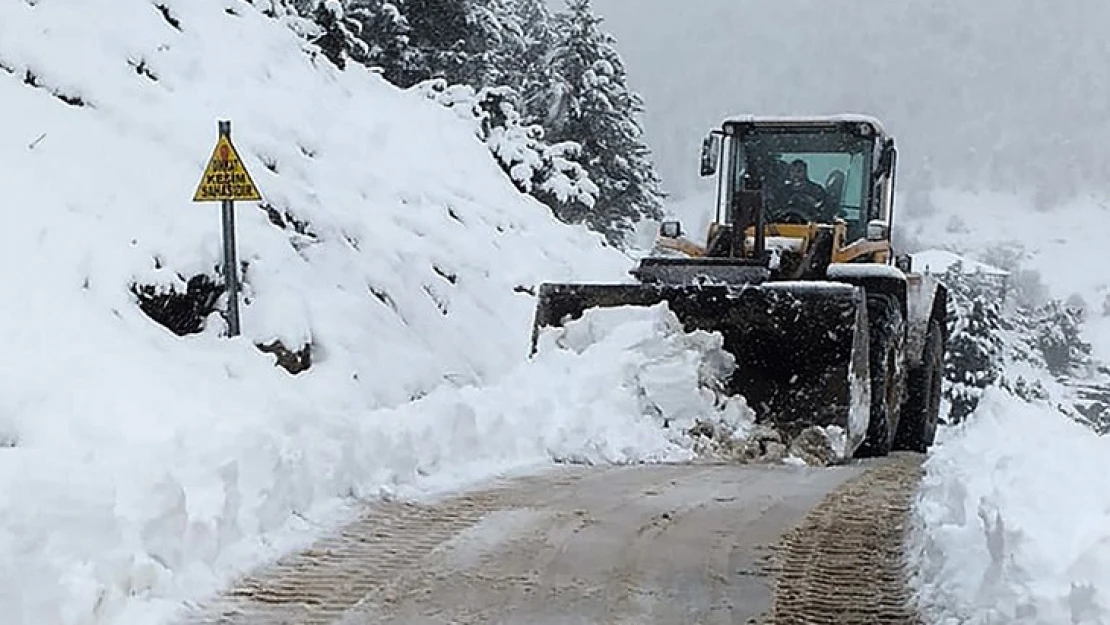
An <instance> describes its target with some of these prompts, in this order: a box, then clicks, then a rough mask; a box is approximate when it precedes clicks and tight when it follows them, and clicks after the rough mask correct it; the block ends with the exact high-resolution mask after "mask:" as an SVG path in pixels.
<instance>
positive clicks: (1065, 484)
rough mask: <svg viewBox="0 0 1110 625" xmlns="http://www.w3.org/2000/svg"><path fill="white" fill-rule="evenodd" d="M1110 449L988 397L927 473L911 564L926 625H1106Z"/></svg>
mask: <svg viewBox="0 0 1110 625" xmlns="http://www.w3.org/2000/svg"><path fill="white" fill-rule="evenodd" d="M1108 474H1110V439H1106V438H1100V437H1098V436H1097V435H1095V434H1094V433H1092V432H1091V431H1090V430H1088V429H1086V428H1084V427H1083V426H1080V425H1078V424H1076V423H1073V422H1072V421H1071V420H1069V419H1067V418H1066V417H1064V416H1061V415H1059V414H1057V413H1055V412H1054V411H1052V410H1051V409H1049V408H1045V407H1038V406H1035V405H1031V404H1027V403H1024V402H1021V401H1019V400H1017V399H1015V398H1013V397H1012V396H1010V395H1007V394H1005V393H1003V392H1002V391H998V390H989V391H988V392H987V393H986V394H985V395H984V397H983V401H982V403H981V404H980V407H979V409H978V410H977V411H976V412H975V413H974V414H973V415H972V416H971V417H970V418H969V420H968V421H967V422H966V424H964V425H961V426H959V427H957V428H954V429H953V430H952V431H950V432H948V434H946V435H945V437H944V440H943V441H942V444H940V445H939V446H938V447H936V448H934V450H933V451H932V452H931V454H930V457H929V459H928V460H927V462H926V475H925V479H924V482H923V484H922V486H921V490H920V494H919V496H918V499H917V502H916V506H915V511H914V514H915V524H916V527H915V531H914V536H913V545H912V547H913V548H912V550H911V554H912V557H913V559H914V561H915V562H914V564H915V565H916V566H917V568H918V574H917V578H916V580H915V584H916V587H917V590H918V593H919V599H920V601H921V603H922V605H923V608H924V609H925V610H926V613H927V616H928V617H929V622H935V623H950V622H951V623H955V622H959V623H983V624H986V623H1028V624H1039V623H1045V624H1057V623H1106V622H1108V621H1110V489H1107V488H1106V487H1105V484H1104V483H1103V481H1102V480H1103V479H1104V477H1105V476H1106V475H1108Z"/></svg>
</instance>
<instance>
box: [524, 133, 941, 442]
mask: <svg viewBox="0 0 1110 625" xmlns="http://www.w3.org/2000/svg"><path fill="white" fill-rule="evenodd" d="M896 161H897V152H896V150H895V146H894V140H893V138H891V137H890V136H889V135H888V134H887V132H886V130H885V129H884V128H883V125H882V124H881V123H880V122H879V121H878V120H876V119H874V118H871V117H866V116H857V115H843V116H829V117H811V118H810V117H807V118H767V117H752V116H746V117H738V118H733V119H728V120H726V121H725V122H724V123H723V124H722V126H721V127H720V129H717V130H714V131H713V132H712V133H710V135H709V136H708V137H707V138H706V140H705V142H704V143H703V147H702V156H701V173H702V175H703V176H715V178H716V183H717V206H716V218H715V220H714V221H713V223H711V224H710V226H709V229H708V236H707V239H706V241H705V242H704V244H701V243H695V242H693V241H690V240H688V239H687V238H685V237H684V236H683V233H682V229H681V225H680V224H679V223H677V222H665V223H663V224H662V225H661V227H660V232H659V238H658V241H657V247H659V248H661V249H663V250H665V251H666V254H661V255H652V256H649V257H647V258H644V259H642V260H641V261H640V263H639V264H638V266H637V267H636V268H635V269H633V270H632V272H631V273H632V275H633V276H634V277H635V279H636V280H635V281H634V282H630V283H628V284H543V285H541V287H540V289H539V292H538V301H537V309H536V315H535V323H534V327H533V349H535V343H536V338H537V336H538V333H539V331H540V330H541V329H542V328H544V327H547V326H559V325H561V324H563V323H565V322H566V321H568V320H570V319H574V318H577V317H579V316H581V315H582V313H583V312H584V311H585V310H587V309H590V308H594V307H602V306H605V307H612V306H652V305H655V304H658V303H660V302H664V301H665V302H667V304H668V306H669V307H670V309H671V310H672V311H673V312H674V313H675V314H676V315H677V317H678V318H679V319H680V320H681V321H682V323H683V325H684V326H685V327H686V329H687V330H690V331H693V330H705V331H709V332H719V333H720V334H721V335H722V337H723V339H724V346H725V349H727V350H728V351H729V352H730V353H732V354H733V355H734V356H735V358H736V364H737V368H736V371H735V373H734V374H733V376H732V379H731V380H730V383H729V391H730V392H732V393H735V394H740V395H743V396H744V397H745V398H746V399H747V401H748V403H749V405H750V406H751V407H752V408H753V409H754V410H755V412H756V415H757V419H758V420H759V421H762V422H768V423H772V424H774V425H775V426H776V427H777V428H779V429H780V431H782V432H783V433H784V434H785V435H786V436H788V437H791V438H792V437H794V436H796V435H797V434H798V433H800V432H801V431H802V430H804V429H806V428H807V427H810V426H822V427H823V426H839V427H840V428H842V429H843V431H844V433H845V434H846V437H847V441H848V449H847V452H848V454H849V455H850V456H854V457H871V456H882V455H886V454H887V453H889V452H890V451H891V450H892V449H894V450H912V451H918V452H924V451H925V450H926V449H927V448H928V447H929V446H930V445H931V444H932V443H933V439H934V436H935V433H936V426H937V418H938V411H939V407H940V395H941V380H942V377H943V367H944V364H943V362H944V352H945V346H946V343H947V323H946V318H945V315H946V308H947V301H946V299H947V291H946V289H945V288H944V286H943V285H942V284H940V283H939V282H937V281H935V280H934V279H932V278H931V277H929V276H925V275H915V274H913V273H911V271H910V262H909V257H908V256H896V255H895V254H894V251H893V247H892V245H891V238H890V233H891V223H892V218H893V211H894V177H895V168H896Z"/></svg>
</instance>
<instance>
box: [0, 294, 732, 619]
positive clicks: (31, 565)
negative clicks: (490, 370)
mask: <svg viewBox="0 0 1110 625" xmlns="http://www.w3.org/2000/svg"><path fill="white" fill-rule="evenodd" d="M560 346H563V347H560ZM729 371H730V362H729V357H728V356H727V355H726V354H725V353H724V352H723V351H722V350H721V347H720V338H719V337H717V336H713V335H707V334H704V333H695V334H686V333H685V332H683V331H682V329H681V326H680V325H679V324H678V322H677V320H675V318H674V316H673V315H672V314H671V313H670V312H669V311H667V310H666V308H665V307H664V306H662V305H661V306H659V307H655V308H651V309H630V310H606V311H595V312H591V313H590V314H588V315H587V316H586V317H585V318H584V319H583V320H581V321H580V322H575V323H571V324H570V325H569V326H568V327H567V328H566V329H565V330H554V331H549V332H548V333H547V334H546V335H545V336H544V347H543V349H542V350H541V351H540V352H539V353H538V354H537V356H536V357H535V359H534V360H533V361H531V362H525V363H523V364H521V365H520V366H518V367H517V368H516V369H514V370H513V371H511V372H510V373H508V374H507V375H506V376H505V377H504V378H503V379H502V380H501V381H500V382H498V383H497V384H493V385H489V386H485V387H466V388H450V387H441V388H439V389H437V390H436V391H433V392H432V393H431V394H429V395H428V396H427V397H425V398H423V399H421V400H419V401H416V402H412V403H409V404H405V405H403V406H401V407H398V408H392V409H383V410H379V411H376V412H373V413H369V414H357V415H356V414H351V413H349V412H340V411H334V410H315V411H312V412H307V411H301V412H293V411H290V410H280V409H279V405H280V401H277V400H276V399H277V398H275V402H274V403H273V404H270V405H269V408H271V409H272V410H273V411H272V413H270V415H269V416H268V418H267V420H266V421H265V422H262V421H254V422H251V423H249V424H244V423H241V422H239V421H238V420H236V421H235V422H232V421H231V420H230V419H226V418H225V416H224V415H217V414H210V413H198V414H197V415H196V417H197V418H196V423H195V425H194V426H193V427H181V428H179V429H178V431H177V432H175V433H174V434H173V435H166V436H163V437H161V438H156V437H150V436H148V437H146V438H145V439H144V440H143V441H142V444H139V445H135V446H134V447H133V448H131V449H128V448H127V445H126V443H125V442H124V441H112V440H98V441H96V443H97V444H96V445H89V446H87V447H84V448H79V447H77V444H76V442H74V443H71V445H73V446H72V447H71V448H69V449H68V452H69V455H67V456H66V457H59V456H58V455H57V454H53V453H49V452H48V451H46V450H40V449H34V448H29V449H22V448H16V449H13V450H9V451H8V452H6V453H5V454H3V455H0V466H2V469H0V480H2V482H0V492H2V493H3V497H4V501H3V508H2V510H3V513H2V514H0V537H2V541H0V550H2V551H0V556H2V557H0V563H2V564H0V612H2V613H3V614H4V615H5V619H4V622H5V623H88V622H102V623H136V624H138V623H143V624H150V623H156V622H160V621H161V620H163V619H164V618H166V617H167V616H168V615H169V614H170V612H171V611H172V610H174V609H175V608H176V607H177V606H178V605H179V604H180V602H181V601H182V600H184V599H187V598H192V597H197V596H198V595H203V594H206V593H211V592H215V591H216V590H218V588H219V586H220V583H221V582H222V581H227V580H228V579H229V576H230V575H232V574H233V573H235V572H236V571H241V570H243V569H244V568H245V567H247V566H250V565H252V564H256V563H258V562H260V561H262V560H264V559H266V558H267V557H271V556H273V555H274V553H276V551H277V550H278V549H279V548H280V547H281V546H283V545H284V546H288V545H289V544H292V543H290V542H289V541H290V540H291V533H292V532H294V531H299V532H302V533H303V532H308V533H309V534H311V532H312V521H308V522H306V520H318V519H324V520H327V519H329V518H334V517H332V516H329V515H332V514H334V513H335V511H336V508H337V505H338V504H339V503H340V502H341V500H342V499H343V498H345V497H349V496H352V495H353V496H358V497H376V496H380V495H382V494H386V493H388V492H390V491H395V490H397V489H398V488H403V489H405V490H411V489H414V488H415V489H421V488H425V487H428V486H429V485H432V486H435V487H437V488H442V487H444V486H447V485H450V484H452V483H455V484H458V483H460V482H465V481H468V480H474V479H480V478H483V477H486V476H490V475H493V474H495V473H497V472H499V471H503V470H510V469H516V468H527V467H533V466H537V465H543V464H550V463H551V462H552V461H562V462H589V463H630V462H645V461H672V460H673V461H682V460H688V459H690V458H692V457H694V456H695V454H696V453H697V451H696V447H697V445H698V444H699V441H701V437H700V436H699V435H697V434H695V433H691V432H690V430H691V429H692V428H693V426H694V425H696V424H699V423H700V424H707V425H711V426H712V427H714V428H718V429H719V430H721V431H722V432H728V436H729V437H731V438H733V439H737V440H738V439H740V438H742V436H743V435H744V434H745V433H746V432H747V431H748V430H749V429H750V427H751V413H750V411H749V410H748V409H747V407H746V406H745V404H744V402H743V400H742V399H740V398H721V397H720V396H719V394H718V393H717V392H716V391H715V389H716V388H718V387H719V386H720V384H721V380H722V378H723V376H726V375H727V374H728V372H729ZM282 398H283V399H284V400H286V401H288V400H289V399H290V398H291V397H290V396H289V395H284V396H283V397H282ZM241 408H242V406H239V405H232V410H233V411H234V412H232V413H231V414H235V413H237V412H238V410H239V409H241ZM90 429H91V428H90ZM291 514H295V515H296V516H297V518H296V519H295V521H294V522H293V523H290V522H289V516H290V515H291Z"/></svg>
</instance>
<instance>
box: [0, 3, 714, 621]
mask: <svg viewBox="0 0 1110 625" xmlns="http://www.w3.org/2000/svg"><path fill="white" fill-rule="evenodd" d="M307 48H309V46H307V44H305V43H304V40H303V39H301V38H300V37H298V36H297V34H295V33H294V32H293V30H291V29H290V28H289V27H287V25H286V24H283V23H280V22H278V21H275V20H271V19H268V18H267V17H265V16H263V15H262V14H260V13H259V12H258V11H257V10H256V9H255V8H254V7H253V6H252V5H250V4H247V3H244V2H239V1H236V0H221V1H217V2H192V1H183V0H165V1H164V2H161V3H152V2H150V1H149V0H82V1H81V2H77V1H76V0H54V1H51V2H18V1H12V2H6V3H3V4H0V137H3V138H4V140H3V141H2V142H0V171H2V172H3V174H2V179H3V182H4V194H3V200H2V201H3V205H4V207H5V211H4V216H5V218H4V226H5V233H4V234H5V236H4V240H5V244H4V245H3V246H2V247H0V266H2V267H4V270H3V271H2V276H3V277H2V279H0V289H2V290H3V293H4V301H5V302H6V304H7V305H6V306H5V313H4V314H3V315H0V338H2V340H3V344H4V347H5V358H4V360H3V364H0V371H2V375H0V380H2V383H3V388H4V392H3V393H2V394H0V396H2V400H0V402H2V403H0V428H2V431H0V434H2V438H3V440H4V442H5V443H6V444H7V445H10V447H6V448H3V449H0V498H2V501H3V505H2V506H0V563H2V564H0V613H2V614H4V618H3V621H4V622H5V623H35V624H39V623H92V622H103V623H109V622H135V623H151V622H157V619H156V615H158V614H161V612H160V610H162V609H163V608H171V607H174V606H176V604H177V602H178V600H180V599H183V598H185V597H190V596H195V595H196V594H198V593H204V592H210V591H213V590H215V589H216V587H217V586H218V584H219V582H220V581H221V579H226V576H227V575H230V574H231V573H233V572H234V571H237V570H241V569H242V567H244V566H247V565H249V564H251V563H253V562H256V561H258V560H259V559H262V558H266V557H269V556H271V555H273V554H274V553H275V552H277V551H280V549H282V548H283V547H287V546H289V545H290V544H291V543H289V542H288V540H291V539H292V537H294V536H296V535H310V534H312V533H313V532H314V531H315V525H314V523H315V522H316V521H319V520H321V519H326V518H328V515H329V514H331V513H333V512H336V511H337V510H338V509H339V508H341V507H342V506H341V504H342V501H343V500H342V498H344V497H347V496H350V495H356V496H363V495H372V494H375V493H377V492H378V489H380V488H389V487H396V486H397V485H403V484H407V483H411V482H412V481H413V480H415V479H417V478H419V477H425V478H428V479H432V478H435V479H436V480H439V481H446V482H450V481H451V480H457V479H461V478H464V477H465V478H474V477H480V476H481V475H484V474H488V472H489V471H492V470H493V469H495V468H505V467H511V466H519V465H522V464H529V463H534V462H536V461H539V460H544V459H547V460H549V459H550V458H551V456H552V455H553V454H556V453H557V454H559V455H563V456H575V455H581V456H585V457H596V458H599V459H612V460H619V459H627V458H631V457H659V456H666V455H667V454H669V453H672V452H674V449H672V448H671V447H668V446H667V445H664V444H663V443H662V442H661V441H662V439H661V438H660V437H658V436H655V437H653V436H649V435H647V434H643V433H641V434H642V435H641V436H639V437H638V438H636V437H635V436H634V435H635V432H634V431H631V430H628V429H627V428H618V429H619V430H620V431H621V432H624V433H626V434H627V435H628V436H629V437H632V438H629V439H624V441H623V442H622V441H621V440H618V439H616V438H614V437H612V436H611V434H612V432H608V431H604V432H602V431H600V430H599V429H601V430H603V429H604V428H606V427H607V425H606V423H605V422H602V421H598V419H596V418H594V416H595V412H594V411H596V410H601V409H603V408H604V407H605V406H612V404H611V403H610V404H606V403H593V402H595V401H596V400H598V399H599V393H601V392H602V389H604V388H605V386H606V384H605V381H606V380H608V382H609V383H613V380H614V378H613V376H617V378H618V379H620V377H619V376H622V375H625V374H626V373H627V370H629V368H630V365H628V363H627V362H625V361H622V360H621V359H620V358H618V357H616V355H613V354H606V356H605V358H603V361H605V360H606V359H608V361H611V362H612V363H613V364H612V368H611V369H609V370H607V371H608V374H603V373H599V372H598V371H597V370H596V369H592V370H589V373H588V374H583V375H586V377H581V378H580V377H576V376H578V375H579V374H577V373H576V371H577V368H576V367H574V366H572V365H571V364H569V363H567V362H562V361H561V362H558V363H555V364H552V365H551V367H555V369H556V370H555V371H551V370H550V369H549V370H547V372H546V377H545V379H547V380H548V382H549V385H550V392H551V393H556V394H558V396H559V397H560V398H561V399H567V398H568V397H569V398H571V399H573V398H574V397H578V399H579V400H580V401H578V402H574V401H572V402H571V404H570V406H571V407H568V408H567V409H566V410H564V411H554V410H549V408H550V404H551V403H552V402H553V397H554V396H551V397H548V396H546V395H542V394H541V395H537V396H535V397H533V396H532V395H530V394H528V393H529V392H528V391H525V390H522V389H524V388H525V385H526V382H527V380H524V381H522V380H521V378H520V376H522V375H525V376H526V375H527V374H524V373H520V372H519V370H518V369H517V367H519V366H522V365H521V363H522V362H523V361H524V358H525V356H526V354H527V352H528V340H529V337H530V323H531V314H532V306H533V298H532V296H531V295H530V294H529V293H528V291H529V290H530V289H532V287H533V286H534V285H535V284H537V283H538V282H540V281H543V280H558V279H565V278H568V277H571V276H576V277H577V278H578V279H582V280H593V279H597V280H602V279H604V280H612V279H623V278H624V277H625V271H626V269H627V265H628V259H627V258H626V257H624V256H623V255H621V254H618V253H616V252H614V251H613V250H612V249H609V248H605V247H603V246H602V245H601V243H600V239H599V238H598V237H596V236H592V235H589V234H587V233H585V232H584V231H582V230H581V229H577V228H570V227H567V226H564V225H562V224H559V223H557V222H556V221H555V220H554V219H553V218H552V217H551V216H550V214H549V211H548V210H547V209H546V208H544V207H543V206H541V205H540V204H538V203H536V202H534V201H532V200H530V199H527V198H525V197H524V196H522V195H520V194H519V193H518V192H517V191H516V189H515V188H514V186H513V184H512V183H511V182H510V181H509V180H508V179H507V178H506V176H505V175H504V174H503V173H502V171H501V169H500V168H499V167H498V166H497V165H496V164H495V163H494V161H493V160H492V159H491V158H490V156H489V152H488V150H487V148H486V147H485V146H483V145H481V144H480V143H479V142H478V141H477V140H476V139H475V137H474V132H473V128H472V127H470V126H469V125H468V124H467V123H465V122H463V121H460V119H459V117H458V116H457V115H456V114H455V113H453V112H451V111H448V110H446V109H444V108H442V107H440V106H439V105H437V104H435V103H433V102H431V101H428V100H427V99H426V98H424V97H423V96H421V95H419V94H415V93H405V92H402V91H399V90H397V89H395V88H393V87H391V86H390V85H388V84H386V83H385V82H384V81H382V80H381V79H379V78H378V77H376V76H374V75H372V74H371V73H369V72H367V71H365V70H363V69H361V68H359V67H357V66H352V67H350V68H348V70H347V71H345V72H340V71H337V70H336V69H335V68H334V67H332V66H331V65H329V63H328V62H327V61H326V60H325V59H324V58H323V57H322V56H319V55H316V56H314V55H312V54H310V52H311V50H309V49H307ZM221 118H227V119H231V120H232V121H233V128H232V130H233V138H234V140H235V143H236V146H237V147H238V150H239V152H240V154H241V155H242V156H243V158H244V160H245V162H246V165H247V166H248V167H249V168H250V170H251V172H252V174H253V176H254V179H255V181H256V182H257V183H258V185H259V187H260V188H261V190H262V193H263V196H264V198H265V207H267V208H268V209H269V210H268V211H267V210H263V208H262V207H259V206H258V205H257V204H252V203H242V204H239V205H238V206H237V209H238V225H237V227H238V236H239V253H240V259H241V260H242V262H243V265H244V268H245V272H244V279H245V282H246V285H245V292H244V301H243V309H242V315H243V331H244V336H243V337H241V338H239V339H235V340H228V339H226V338H223V337H221V332H222V330H223V325H222V321H221V320H220V318H219V316H218V314H216V313H212V314H210V315H209V316H208V317H207V319H206V320H204V321H205V322H206V324H205V325H206V327H205V329H204V330H203V331H202V332H200V333H197V334H191V335H188V336H186V337H183V338H180V337H178V336H176V335H174V334H172V333H171V332H169V331H168V330H167V329H165V328H164V327H162V326H161V325H158V324H156V323H154V322H153V321H152V320H151V319H150V318H148V317H147V316H146V315H145V314H144V313H143V312H142V311H141V310H140V308H139V305H138V302H137V299H136V296H135V294H134V290H135V289H141V288H142V287H144V286H145V287H156V288H157V289H161V290H162V291H163V292H164V291H165V290H166V289H175V290H177V291H184V290H185V288H186V281H187V280H188V279H190V278H192V277H194V276H199V275H206V276H208V277H209V278H211V279H218V274H217V272H216V267H217V266H218V265H219V261H220V230H219V223H220V222H219V206H218V205H214V204H193V203H191V202H190V199H191V197H192V193H193V190H194V188H195V186H196V184H197V182H198V180H199V179H200V174H201V170H202V168H203V165H204V163H205V162H206V160H207V158H208V156H209V155H210V153H211V150H212V147H213V145H214V143H215V138H216V121H217V119H221ZM219 308H222V306H219V307H217V309H219ZM642 333H643V334H647V331H646V330H644V331H642ZM275 340H279V341H281V343H282V344H284V345H285V346H287V347H288V348H290V349H294V350H295V349H298V348H302V347H303V346H306V345H307V346H310V350H311V359H312V366H311V368H309V369H308V370H307V371H305V372H303V373H301V374H299V375H296V376H293V375H290V374H289V373H287V372H286V371H285V370H283V369H281V368H279V367H276V366H275V364H274V357H273V356H271V355H268V354H265V353H262V352H261V351H260V350H259V349H257V348H256V347H255V345H257V344H266V343H270V342H272V341H275ZM624 340H625V341H626V342H627V341H628V340H631V339H627V338H625V339H624ZM674 340H677V339H674ZM632 342H633V344H639V342H638V340H633V341H632ZM706 349H711V347H709V348H706V347H699V346H696V345H695V346H686V347H682V346H679V347H675V348H674V349H672V350H670V351H668V350H663V351H662V352H659V353H657V354H656V355H655V356H653V357H655V358H663V359H665V358H668V357H673V358H678V359H680V360H681V359H683V358H688V357H689V354H690V353H691V351H690V350H694V352H693V353H701V352H704V351H705V350H706ZM699 350H700V351H699ZM568 357H569V356H568ZM627 357H631V356H624V358H627ZM622 362H624V364H623V365H622V364H621V363H622ZM524 366H527V365H524ZM535 366H537V367H539V366H541V365H535ZM622 367H623V368H622ZM639 368H640V367H639V365H637V366H636V367H631V369H632V370H638V369H639ZM514 371H515V373H513V372H514ZM510 374H511V375H510ZM506 375H510V377H509V378H505V377H504V376H506ZM605 375H608V376H609V377H605ZM512 376H516V377H512ZM560 376H561V377H560ZM504 380H510V382H504ZM586 381H590V382H592V383H593V384H592V386H590V387H589V388H590V389H593V391H588V390H582V391H579V392H580V395H574V394H572V393H570V391H569V390H568V388H577V387H580V386H582V384H583V383H584V382H586ZM687 382H688V380H687ZM499 383H500V384H501V385H500V386H499V385H498V384H499ZM470 384H482V385H485V386H489V387H491V388H493V389H495V390H494V391H491V392H493V393H498V392H499V393H501V394H502V397H501V398H499V400H498V401H494V400H495V399H498V398H497V397H496V395H490V394H489V392H487V393H486V394H484V395H481V396H479V397H477V398H472V397H470V394H472V393H475V392H476V391H468V390H465V388H464V389H463V390H458V389H456V387H465V386H466V385H470ZM619 388H622V389H624V390H623V391H619V392H628V393H632V392H634V389H633V388H632V387H631V386H628V385H625V386H623V387H619ZM437 389H438V390H437ZM695 391H696V389H693V388H689V389H687V392H695ZM614 392H617V391H614ZM513 393H517V395H513ZM521 393H523V394H521ZM423 396H427V399H426V400H425V401H426V403H418V404H409V402H410V401H411V400H412V399H413V398H418V397H423ZM514 396H515V397H516V401H515V402H514V401H511V400H510V399H511V397H514ZM545 397H546V400H545V399H544V398H545ZM631 397H634V396H632V395H630V396H628V397H626V398H625V399H624V400H623V401H626V402H631V401H632V399H630V398H631ZM500 399H504V400H505V402H504V406H501V404H502V402H501V401H500ZM696 399H697V396H695V397H694V400H696ZM544 401H547V402H548V403H545V404H543V405H542V406H541V405H538V404H533V403H530V402H544ZM614 401H616V400H614ZM633 403H634V402H633ZM630 405H631V404H630ZM398 406H400V408H397V409H396V411H390V410H389V409H390V408H391V407H398ZM587 407H589V408H591V409H589V410H587V409H585V408H587ZM627 415H628V413H625V414H624V415H623V416H627ZM544 417H548V418H550V419H554V420H555V421H546V422H545V421H536V420H537V419H540V418H544ZM614 418H623V417H622V415H617V416H616V417H614ZM603 434H604V436H603ZM514 437H524V438H520V439H517V438H514ZM487 452H488V453H489V454H490V455H489V456H488V457H487V456H486V455H485V454H486V453H487ZM468 463H476V465H475V466H478V467H479V468H477V469H475V468H474V467H473V466H471V467H470V468H469V469H468V468H467V466H464V465H468ZM468 466H469V465H468ZM329 511H330V512H329Z"/></svg>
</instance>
